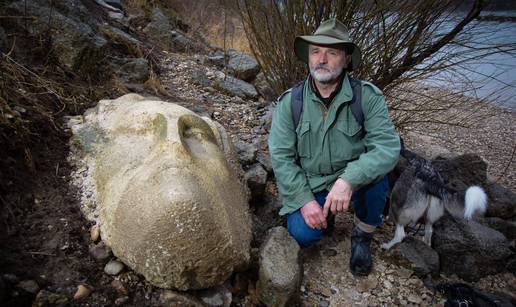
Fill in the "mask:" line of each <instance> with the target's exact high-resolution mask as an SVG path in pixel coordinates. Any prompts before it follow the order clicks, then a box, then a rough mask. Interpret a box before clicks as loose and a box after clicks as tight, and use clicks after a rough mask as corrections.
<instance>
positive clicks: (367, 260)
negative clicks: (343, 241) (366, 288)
mask: <svg viewBox="0 0 516 307" xmlns="http://www.w3.org/2000/svg"><path fill="white" fill-rule="evenodd" d="M372 238H373V234H372V233H367V232H364V231H362V230H360V229H359V228H358V227H356V226H355V227H354V228H353V232H352V233H351V258H350V259H349V269H350V270H351V273H352V274H353V275H355V276H367V275H369V273H370V272H371V269H372V268H373V257H372V255H371V239H372Z"/></svg>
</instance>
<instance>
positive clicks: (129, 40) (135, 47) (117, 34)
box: [99, 13, 142, 55]
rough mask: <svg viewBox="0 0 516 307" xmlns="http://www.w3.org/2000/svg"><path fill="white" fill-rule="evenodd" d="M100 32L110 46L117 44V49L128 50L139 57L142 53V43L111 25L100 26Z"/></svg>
mask: <svg viewBox="0 0 516 307" xmlns="http://www.w3.org/2000/svg"><path fill="white" fill-rule="evenodd" d="M115 14H117V13H115ZM99 31H100V33H102V35H104V37H106V38H107V39H108V40H109V44H116V46H117V47H122V48H126V49H127V52H129V53H130V54H132V55H138V54H140V53H141V49H140V48H141V47H142V43H141V42H140V41H139V40H138V39H136V38H135V37H133V36H132V35H130V34H129V33H126V32H124V31H122V30H120V29H119V28H115V27H112V26H110V25H101V26H99Z"/></svg>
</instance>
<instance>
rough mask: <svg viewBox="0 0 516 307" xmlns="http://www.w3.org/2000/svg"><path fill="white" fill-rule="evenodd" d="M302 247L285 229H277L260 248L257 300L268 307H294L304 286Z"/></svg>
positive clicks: (270, 233) (272, 231) (271, 231)
mask: <svg viewBox="0 0 516 307" xmlns="http://www.w3.org/2000/svg"><path fill="white" fill-rule="evenodd" d="M299 249H300V248H299V245H298V244H297V242H296V241H295V240H294V239H293V238H292V237H291V236H290V235H289V234H288V232H287V229H285V228H284V227H274V228H272V229H271V230H270V232H269V235H268V237H267V238H266V239H265V242H264V243H263V244H262V246H261V247H260V270H259V280H258V283H257V290H258V297H259V299H260V301H261V302H263V303H264V304H265V305H266V306H277V307H281V306H292V305H295V304H296V302H297V300H298V295H299V288H300V285H301V266H300V262H299Z"/></svg>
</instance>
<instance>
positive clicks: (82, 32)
mask: <svg viewBox="0 0 516 307" xmlns="http://www.w3.org/2000/svg"><path fill="white" fill-rule="evenodd" d="M39 2H43V1H17V2H13V3H11V4H10V5H9V6H8V11H9V13H11V14H15V15H19V16H25V15H31V16H34V17H35V18H34V19H31V21H32V22H26V21H27V20H25V19H24V20H21V19H20V21H19V26H20V27H22V28H25V25H27V28H26V29H25V30H27V31H28V32H29V33H31V34H33V35H42V36H44V37H47V36H48V35H49V34H50V36H51V37H52V40H51V42H52V50H53V52H54V55H55V56H56V58H57V59H58V60H59V61H60V62H61V63H62V64H63V65H64V66H66V67H68V68H69V69H71V70H73V71H75V72H78V73H88V74H90V73H97V72H98V71H99V70H100V69H101V67H102V63H103V61H102V60H103V59H104V57H105V55H104V52H105V48H106V45H107V41H106V40H105V39H104V38H103V37H102V36H100V35H99V34H98V33H97V32H96V30H95V29H93V28H92V27H91V26H90V25H88V24H87V23H84V22H81V21H80V20H78V19H74V18H73V17H68V15H65V14H62V13H60V12H59V11H56V10H55V9H54V8H50V7H48V6H45V5H41V6H40V5H39V4H38V3H39ZM45 2H46V1H45ZM61 2H67V1H61ZM76 2H77V1H73V3H76ZM49 29H50V33H49Z"/></svg>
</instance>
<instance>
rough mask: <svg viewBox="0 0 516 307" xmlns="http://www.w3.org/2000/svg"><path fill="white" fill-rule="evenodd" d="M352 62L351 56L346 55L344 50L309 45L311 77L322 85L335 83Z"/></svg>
mask: <svg viewBox="0 0 516 307" xmlns="http://www.w3.org/2000/svg"><path fill="white" fill-rule="evenodd" d="M350 60H351V56H349V55H346V53H345V52H344V50H343V49H339V48H332V47H323V46H317V45H309V49H308V67H309V68H310V75H312V78H314V79H315V80H316V81H318V82H320V83H323V84H328V83H332V82H333V81H335V80H336V79H337V78H338V77H339V76H340V74H341V73H342V70H343V69H344V68H345V67H347V66H348V63H349V62H350Z"/></svg>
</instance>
